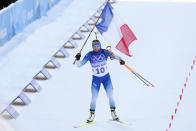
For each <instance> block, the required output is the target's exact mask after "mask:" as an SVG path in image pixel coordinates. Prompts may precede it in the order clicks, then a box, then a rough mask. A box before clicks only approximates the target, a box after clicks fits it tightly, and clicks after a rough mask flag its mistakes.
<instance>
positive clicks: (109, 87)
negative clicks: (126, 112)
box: [103, 74, 115, 109]
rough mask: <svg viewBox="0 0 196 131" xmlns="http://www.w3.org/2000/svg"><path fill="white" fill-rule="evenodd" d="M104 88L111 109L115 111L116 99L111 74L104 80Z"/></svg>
mask: <svg viewBox="0 0 196 131" xmlns="http://www.w3.org/2000/svg"><path fill="white" fill-rule="evenodd" d="M103 86H104V89H105V91H106V93H107V97H108V99H109V104H110V108H111V109H112V108H114V109H115V101H114V97H113V86H112V81H111V78H110V75H109V74H108V75H107V76H106V77H105V79H104V80H103Z"/></svg>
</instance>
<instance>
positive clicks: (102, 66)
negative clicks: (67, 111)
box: [75, 40, 125, 122]
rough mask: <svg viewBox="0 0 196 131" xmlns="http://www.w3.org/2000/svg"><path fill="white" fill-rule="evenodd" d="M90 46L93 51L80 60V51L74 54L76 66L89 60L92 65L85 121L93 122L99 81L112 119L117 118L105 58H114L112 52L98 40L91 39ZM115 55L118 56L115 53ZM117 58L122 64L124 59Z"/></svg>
mask: <svg viewBox="0 0 196 131" xmlns="http://www.w3.org/2000/svg"><path fill="white" fill-rule="evenodd" d="M92 48H93V51H90V52H88V53H87V54H86V55H85V57H84V58H83V60H82V61H80V57H81V54H80V53H77V55H76V56H75V58H76V60H77V61H76V64H77V66H78V67H81V66H83V65H84V64H86V63H87V62H88V61H90V63H91V66H92V72H93V76H92V77H93V78H92V87H91V93H92V100H91V104H90V116H89V118H88V119H87V122H93V120H94V118H95V108H96V100H97V97H98V93H99V89H100V85H101V83H102V84H103V86H104V89H105V91H106V93H107V97H108V99H109V104H110V109H111V115H112V119H113V120H119V117H118V116H117V114H116V111H115V109H116V107H115V101H114V98H113V87H112V82H111V79H110V75H109V72H108V69H107V58H108V57H110V59H111V60H113V59H115V58H114V54H111V53H110V52H109V51H108V50H105V49H102V48H101V43H100V41H99V40H93V42H92ZM115 57H118V56H116V55H115ZM118 58H119V59H120V65H124V64H125V61H124V60H122V59H121V58H120V57H118Z"/></svg>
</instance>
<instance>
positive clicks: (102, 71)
mask: <svg viewBox="0 0 196 131" xmlns="http://www.w3.org/2000/svg"><path fill="white" fill-rule="evenodd" d="M96 71H97V74H101V73H104V72H105V68H104V67H101V68H97V69H96Z"/></svg>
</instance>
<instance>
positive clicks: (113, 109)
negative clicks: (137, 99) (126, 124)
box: [111, 108, 120, 121]
mask: <svg viewBox="0 0 196 131" xmlns="http://www.w3.org/2000/svg"><path fill="white" fill-rule="evenodd" d="M111 115H112V119H113V120H114V121H119V120H120V119H119V117H118V116H117V114H116V111H115V108H111Z"/></svg>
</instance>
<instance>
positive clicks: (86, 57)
mask: <svg viewBox="0 0 196 131" xmlns="http://www.w3.org/2000/svg"><path fill="white" fill-rule="evenodd" d="M90 56H91V54H90V52H89V53H87V54H86V55H85V56H84V58H83V60H81V61H80V60H78V61H76V64H77V67H81V66H83V65H84V64H86V62H88V61H89V59H90Z"/></svg>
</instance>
